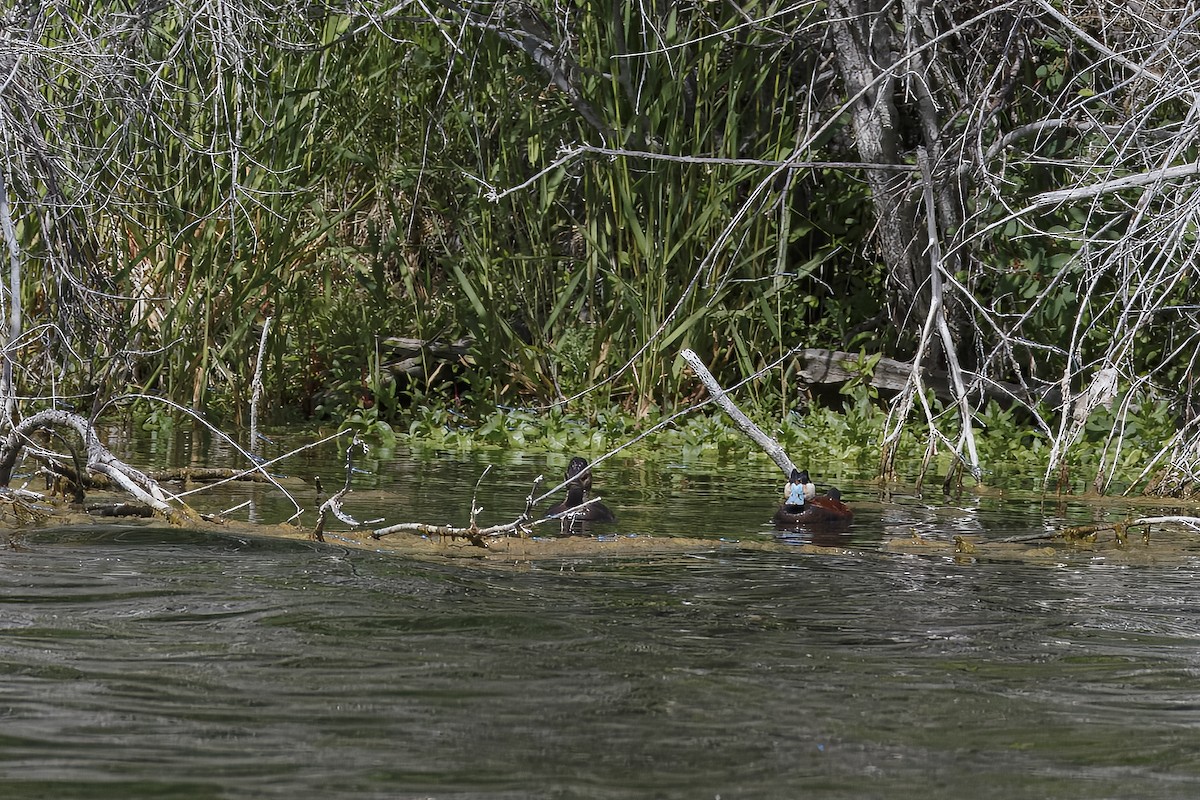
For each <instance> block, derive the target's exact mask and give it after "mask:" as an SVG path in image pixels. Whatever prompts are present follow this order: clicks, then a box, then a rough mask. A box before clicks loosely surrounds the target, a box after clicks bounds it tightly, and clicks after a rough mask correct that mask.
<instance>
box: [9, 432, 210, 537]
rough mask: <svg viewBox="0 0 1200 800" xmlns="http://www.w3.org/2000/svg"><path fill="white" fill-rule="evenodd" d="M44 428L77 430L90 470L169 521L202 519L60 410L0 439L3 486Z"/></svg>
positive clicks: (80, 455)
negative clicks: (26, 449)
mask: <svg viewBox="0 0 1200 800" xmlns="http://www.w3.org/2000/svg"><path fill="white" fill-rule="evenodd" d="M43 430H49V431H54V432H61V431H63V430H66V431H70V432H73V433H75V434H76V436H78V438H79V440H80V442H81V444H82V448H81V452H80V453H78V454H77V455H76V460H77V461H78V460H79V459H80V458H82V459H84V463H85V464H86V469H87V470H88V471H90V472H94V473H98V474H100V475H104V476H105V477H107V478H108V479H109V480H110V481H112V483H113V484H114V485H115V486H117V487H118V488H120V489H121V490H123V491H124V492H125V493H126V494H129V495H130V496H132V497H133V498H134V499H135V500H137V501H139V502H141V503H143V504H145V505H147V506H149V507H150V508H152V509H154V510H155V511H156V512H158V513H159V514H162V515H163V516H164V517H166V518H167V519H168V520H170V521H172V522H175V523H184V522H187V521H189V520H193V521H194V520H196V519H199V515H198V514H197V513H196V512H195V511H193V510H192V509H191V508H189V507H188V506H187V504H185V503H183V502H181V501H179V500H178V498H173V497H172V498H169V499H170V500H172V501H174V502H175V503H176V505H171V503H170V502H168V496H167V495H166V493H164V492H163V491H162V489H161V488H160V487H159V485H158V483H157V481H155V480H154V479H153V478H151V477H150V476H149V475H147V474H146V473H144V472H142V471H141V470H138V469H135V468H134V467H131V466H129V465H128V464H126V463H125V462H123V461H121V460H120V459H119V458H117V457H116V456H114V455H113V454H112V453H111V452H109V450H108V448H107V447H105V446H104V445H103V444H101V442H100V439H99V437H98V436H97V435H96V429H95V428H94V427H92V424H91V422H89V421H88V420H87V419H85V418H84V417H81V416H79V415H78V414H72V413H70V412H67V411H60V410H58V409H47V410H45V411H39V412H38V413H36V414H34V415H32V416H30V417H26V418H25V419H23V420H21V421H20V422H19V423H17V425H16V426H15V427H14V428H13V429H12V431H10V432H9V434H8V436H6V437H4V439H3V440H2V441H0V486H3V487H7V486H8V485H9V483H10V482H11V480H12V474H13V470H14V469H15V468H16V465H17V462H18V460H19V459H20V457H21V454H22V452H23V451H24V450H25V448H26V447H28V446H29V445H30V444H31V437H32V436H33V434H35V433H37V432H38V431H43Z"/></svg>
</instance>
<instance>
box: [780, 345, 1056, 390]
mask: <svg viewBox="0 0 1200 800" xmlns="http://www.w3.org/2000/svg"><path fill="white" fill-rule="evenodd" d="M912 371H913V364H912V362H911V361H898V360H896V359H894V358H886V357H884V356H878V355H866V354H860V353H847V352H844V351H841V350H825V349H822V348H817V347H810V348H806V349H804V350H799V351H797V352H796V355H795V368H794V373H793V374H794V375H795V376H796V378H797V379H799V380H800V381H801V382H802V383H806V384H810V385H815V384H829V383H846V382H847V381H851V380H855V379H858V380H865V381H866V383H868V384H870V385H871V386H874V387H875V388H877V389H885V390H888V391H893V392H899V391H901V390H903V389H904V387H905V386H907V385H908V380H909V376H910V375H911V374H912ZM963 374H964V375H965V376H967V377H970V378H972V383H971V385H970V386H969V387H968V391H967V393H968V394H982V395H983V397H985V398H988V399H995V400H997V401H999V402H1001V403H1011V402H1012V401H1013V400H1017V401H1019V402H1022V403H1033V402H1036V401H1037V400H1038V398H1037V396H1036V395H1035V393H1034V392H1032V391H1031V390H1030V389H1028V388H1027V387H1024V386H1021V385H1019V384H1016V383H1008V382H1005V381H997V380H992V379H990V378H985V377H984V376H982V375H978V374H975V373H971V372H967V371H965V370H964V372H963ZM921 381H922V383H923V385H925V386H927V387H928V388H930V389H932V390H933V391H934V393H935V394H936V395H937V396H938V398H939V399H941V400H945V401H953V400H954V399H955V398H954V392H953V391H952V390H951V387H950V376H949V374H948V373H947V372H946V371H945V370H935V369H928V368H922V370H921Z"/></svg>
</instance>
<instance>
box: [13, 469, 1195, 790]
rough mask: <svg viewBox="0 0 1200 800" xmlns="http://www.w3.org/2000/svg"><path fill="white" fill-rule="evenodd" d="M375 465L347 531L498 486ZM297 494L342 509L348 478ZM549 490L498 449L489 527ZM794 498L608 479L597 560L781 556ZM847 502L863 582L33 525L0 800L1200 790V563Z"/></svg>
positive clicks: (696, 484)
mask: <svg viewBox="0 0 1200 800" xmlns="http://www.w3.org/2000/svg"><path fill="white" fill-rule="evenodd" d="M563 465H565V460H563V464H562V465H557V466H555V469H561V466H563ZM363 466H364V468H365V469H367V470H368V471H367V472H365V473H363V474H361V475H360V476H358V477H357V478H356V483H357V485H358V486H359V490H358V491H356V492H355V494H354V495H352V498H353V501H354V502H351V503H348V505H347V510H348V511H350V512H351V513H356V514H359V515H361V516H362V517H364V518H365V517H368V516H370V515H371V514H381V515H385V516H388V521H389V522H394V521H400V520H401V519H405V518H407V519H420V520H423V521H429V522H447V521H461V519H460V517H464V518H465V506H466V505H467V503H468V502H469V499H470V495H471V493H472V491H473V490H474V485H475V481H476V479H477V478H478V475H479V472H480V469H481V463H480V461H479V459H471V460H463V459H461V458H459V457H453V456H449V455H441V456H436V457H430V456H428V455H427V456H423V457H421V458H414V457H412V456H409V455H407V454H402V455H401V456H399V457H397V458H395V459H384V460H383V461H378V462H370V463H364V465H363ZM298 469H299V471H301V472H305V471H308V472H311V473H320V474H322V475H324V476H325V479H326V482H327V484H328V483H329V481H330V480H331V478H330V476H334V477H333V479H336V475H337V469H338V463H337V458H336V456H335V455H333V454H330V455H328V456H325V455H321V454H314V455H313V456H312V457H311V459H309V460H308V461H306V462H304V463H303V464H302V465H301V466H300V467H298ZM544 469H547V466H546V464H545V463H544V460H543V459H542V457H535V456H529V457H525V456H519V455H516V456H506V457H505V458H504V459H503V463H501V464H499V465H498V466H497V468H496V470H495V471H494V474H493V475H491V476H489V478H490V480H488V481H487V482H486V483H485V485H484V486H481V488H480V498H481V499H480V502H481V503H482V504H483V505H484V507H485V509H486V510H485V516H486V515H492V514H494V515H496V517H498V518H503V517H505V515H510V514H512V513H515V512H516V511H517V510H519V507H520V506H521V505H522V504H523V500H524V497H525V495H526V494H527V493H528V490H529V483H530V481H531V480H532V477H533V476H534V475H536V474H537V472H539V471H542V470H544ZM773 481H774V477H773V475H771V473H770V472H769V471H768V470H766V469H765V468H762V467H761V466H754V467H752V468H751V467H745V468H736V469H735V468H731V467H729V466H725V467H717V466H715V465H709V466H697V465H690V466H687V467H684V466H682V465H676V464H670V463H664V464H656V465H652V466H651V465H647V464H643V463H637V462H615V463H613V464H612V465H611V466H609V467H608V468H607V469H606V470H605V471H604V472H602V473H600V474H598V475H597V480H596V484H597V487H596V488H597V490H598V491H602V492H603V494H604V499H605V502H606V503H607V504H609V505H610V506H612V507H613V508H614V510H616V511H617V514H618V518H619V520H618V523H617V524H616V525H614V526H612V527H611V528H610V529H607V530H606V531H605V534H606V535H628V534H630V533H635V534H645V533H657V534H660V535H663V534H668V535H669V534H676V535H688V536H697V535H701V536H711V537H713V538H714V540H716V539H722V538H723V539H725V540H727V541H728V540H731V539H738V538H742V539H745V538H751V537H771V536H772V535H773V531H772V529H771V528H770V527H769V526H768V525H766V524H764V523H765V522H766V520H768V519H769V517H770V514H771V511H772V510H773V509H772V508H771V507H770V506H771V503H773V502H774V500H775V494H776V488H777V487H775V486H774V485H773ZM464 485H465V487H466V488H465V489H464ZM843 488H844V489H845V491H846V494H847V499H848V500H849V501H850V502H851V503H852V504H854V505H855V507H856V508H857V509H858V516H857V517H856V520H855V524H854V525H853V526H852V528H851V529H850V531H848V532H847V533H846V534H845V535H844V536H843V537H842V542H843V543H844V544H846V545H849V548H850V549H849V550H848V551H847V552H846V553H845V554H842V555H824V554H823V555H812V554H807V553H805V552H802V551H801V549H800V548H796V549H795V552H791V551H789V550H784V551H783V552H771V553H755V552H737V551H732V552H731V551H728V550H721V551H717V550H715V549H714V551H713V552H710V553H697V554H694V555H687V556H678V555H676V556H670V557H657V558H650V559H642V560H618V559H611V558H609V559H588V558H582V557H581V558H572V559H570V560H560V561H550V562H544V563H535V564H532V565H524V566H522V567H521V568H519V569H514V568H503V567H497V566H494V565H493V566H487V565H476V564H469V563H468V564H463V563H429V562H417V561H410V560H406V559H403V558H399V557H396V556H390V555H382V554H376V553H370V552H362V551H351V550H347V549H343V548H338V547H336V546H332V547H326V546H321V545H317V544H303V543H288V542H273V541H263V540H257V539H254V540H245V539H240V538H237V537H226V536H213V535H206V534H198V533H190V532H187V531H180V530H175V529H170V528H167V527H163V526H161V525H146V524H133V523H130V524H120V525H111V524H107V525H95V526H88V527H85V528H71V529H61V528H60V529H48V530H40V531H30V532H25V533H23V534H21V535H19V536H17V537H16V539H15V544H16V545H17V547H15V548H10V549H8V550H5V551H3V552H0V604H2V605H0V612H2V613H0V797H4V798H9V797H12V798H175V797H178V798H243V797H245V798H257V797H288V798H293V797H321V798H426V797H432V798H631V799H632V798H681V799H682V798H689V800H690V799H692V798H715V797H721V798H725V799H726V800H728V798H796V797H822V798H826V797H828V798H877V797H878V798H910V797H911V798H918V797H919V798H930V797H947V798H949V797H956V798H957V797H963V796H968V797H972V798H981V797H983V798H991V797H994V798H1014V797H1030V798H1046V797H1054V798H1105V797H1112V798H1118V797H1120V798H1124V797H1139V798H1160V797H1161V798H1176V797H1177V798H1192V797H1196V796H1197V795H1198V794H1200V757H1198V756H1200V730H1198V728H1200V700H1198V699H1197V698H1198V697H1200V612H1198V610H1197V609H1200V588H1197V583H1196V581H1195V580H1194V573H1195V571H1196V563H1195V562H1194V561H1193V560H1190V559H1184V560H1183V561H1181V562H1175V563H1172V564H1171V565H1170V566H1148V567H1122V566H1115V565H1113V564H1110V563H1108V562H1106V561H1105V560H1103V559H1099V558H1097V559H1087V558H1078V559H1067V560H1065V561H1064V562H1063V563H1059V564H1056V565H1049V566H1047V565H1029V564H1021V563H987V562H982V563H977V562H965V563H960V562H956V561H955V560H953V559H948V558H942V557H930V556H910V555H889V554H885V553H881V552H879V551H878V550H877V546H878V544H879V542H880V541H881V540H882V539H883V538H884V537H885V535H889V534H891V535H894V534H896V533H898V532H903V531H907V530H918V531H919V532H922V533H924V534H926V535H933V536H939V535H941V536H952V535H953V534H955V533H962V532H971V533H975V534H978V535H983V536H1004V535H1012V534H1015V533H1021V532H1030V531H1037V530H1042V529H1044V527H1045V526H1046V525H1047V524H1048V520H1050V521H1053V522H1057V521H1058V520H1057V518H1053V519H1052V518H1051V517H1050V516H1048V512H1047V511H1046V510H1044V509H1042V508H1041V507H1040V506H1037V505H1035V504H1032V503H1030V502H1028V501H1015V500H1009V501H1006V500H1002V499H997V500H991V501H986V500H976V499H970V500H960V501H958V502H955V503H943V502H942V501H941V500H940V498H939V499H938V501H937V502H933V501H930V500H920V499H917V498H914V497H898V498H893V499H891V500H888V501H882V500H880V499H879V498H878V497H877V496H873V495H872V494H871V493H870V492H869V490H868V488H867V487H866V486H865V485H858V484H854V483H852V482H843ZM247 496H248V497H249V498H250V499H253V500H254V501H255V507H254V508H253V509H247V510H246V511H245V512H244V513H247V514H250V513H253V514H257V515H259V516H261V517H262V518H268V519H269V518H274V517H277V516H279V515H280V514H283V513H284V511H285V510H286V509H287V507H289V504H288V503H286V502H282V503H280V502H278V501H277V499H273V498H272V497H271V496H270V493H269V492H266V491H265V490H261V489H246V488H244V487H235V488H234V489H231V490H230V491H229V493H228V497H219V498H213V500H212V502H213V503H214V504H215V505H222V504H225V503H228V504H229V505H233V504H234V503H235V502H240V501H241V500H242V499H245V497H247ZM1053 513H1054V514H1060V513H1061V514H1065V515H1066V516H1067V517H1068V518H1071V517H1072V515H1074V516H1076V517H1080V518H1086V517H1087V515H1088V514H1090V513H1092V512H1090V511H1089V510H1088V509H1086V508H1084V507H1078V508H1068V509H1066V510H1062V509H1056V510H1055V511H1054V512H1053ZM284 515H285V516H286V514H284ZM311 518H312V517H311V514H310V515H309V520H310V521H311ZM489 521H491V520H489Z"/></svg>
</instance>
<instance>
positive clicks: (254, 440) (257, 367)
mask: <svg viewBox="0 0 1200 800" xmlns="http://www.w3.org/2000/svg"><path fill="white" fill-rule="evenodd" d="M269 330H271V317H267V318H266V319H265V320H263V329H262V336H260V337H259V339H258V358H257V359H255V361H254V380H253V381H252V382H251V386H252V389H251V391H250V447H249V448H248V449H249V450H250V455H252V456H257V455H258V404H259V402H261V401H262V394H263V382H262V362H263V354H264V353H265V352H266V351H267V332H268V331H269Z"/></svg>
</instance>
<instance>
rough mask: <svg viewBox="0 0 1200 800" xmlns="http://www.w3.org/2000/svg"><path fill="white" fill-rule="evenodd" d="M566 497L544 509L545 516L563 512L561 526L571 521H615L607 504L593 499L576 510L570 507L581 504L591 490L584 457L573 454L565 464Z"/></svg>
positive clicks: (589, 474)
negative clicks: (573, 456) (569, 461)
mask: <svg viewBox="0 0 1200 800" xmlns="http://www.w3.org/2000/svg"><path fill="white" fill-rule="evenodd" d="M566 480H567V499H566V500H563V501H562V502H561V503H558V504H557V505H553V506H551V507H550V508H548V509H547V510H546V516H547V517H553V516H555V515H557V514H565V516H564V517H563V527H564V528H566V527H568V524H569V523H573V522H616V520H617V517H616V515H614V514H613V512H611V511H609V510H608V506H606V505H604V504H603V503H601V502H600V501H599V500H595V501H593V502H591V503H588V504H587V505H586V506H583V507H582V508H579V509H578V510H576V511H572V510H571V509H574V508H577V507H578V506H581V505H583V503H584V501H585V500H586V499H587V497H586V496H587V493H588V492H590V491H591V490H592V471H591V470H590V469H588V462H587V461H586V460H585V459H582V458H580V457H579V456H575V458H572V459H571V463H570V464H568V465H567V474H566Z"/></svg>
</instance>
